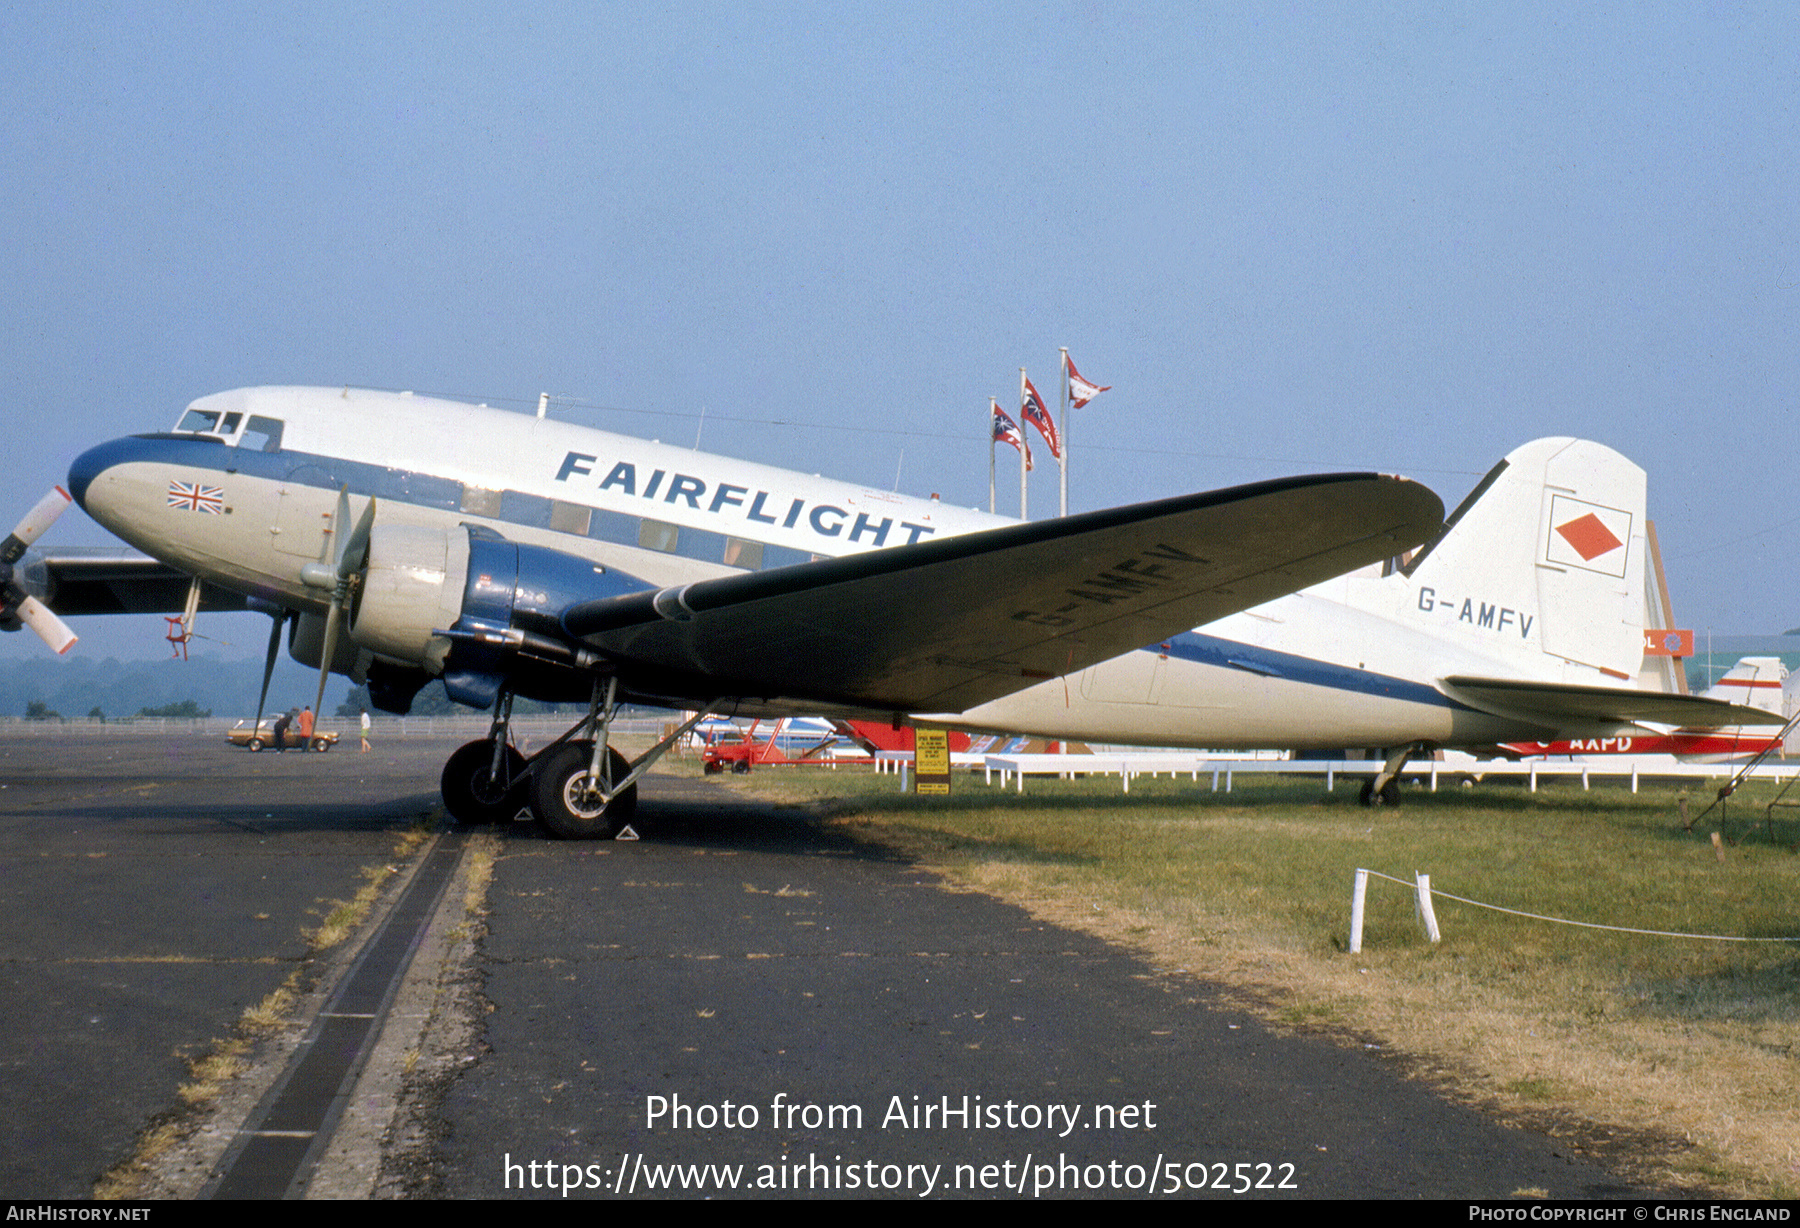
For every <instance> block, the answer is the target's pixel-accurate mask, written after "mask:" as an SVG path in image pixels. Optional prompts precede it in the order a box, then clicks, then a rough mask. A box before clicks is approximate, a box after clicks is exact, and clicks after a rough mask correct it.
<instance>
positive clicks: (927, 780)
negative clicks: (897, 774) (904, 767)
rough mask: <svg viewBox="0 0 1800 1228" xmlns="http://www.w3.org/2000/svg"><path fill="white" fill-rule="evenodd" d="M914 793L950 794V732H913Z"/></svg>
mask: <svg viewBox="0 0 1800 1228" xmlns="http://www.w3.org/2000/svg"><path fill="white" fill-rule="evenodd" d="M913 791H914V792H915V793H948V792H950V732H949V731H948V730H946V729H915V730H913Z"/></svg>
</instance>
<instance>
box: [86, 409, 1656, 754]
mask: <svg viewBox="0 0 1800 1228" xmlns="http://www.w3.org/2000/svg"><path fill="white" fill-rule="evenodd" d="M1572 442H1574V441H1567V440H1564V441H1540V444H1545V443H1552V444H1561V445H1568V444H1570V443H1572ZM1538 446H1539V445H1527V448H1526V449H1521V450H1520V452H1519V453H1515V458H1517V457H1520V456H1521V455H1522V454H1523V453H1525V452H1526V451H1527V450H1528V449H1530V448H1533V447H1538ZM1587 446H1590V447H1591V446H1594V445H1587ZM1610 455H1614V456H1616V454H1610ZM1619 459H1621V460H1622V458H1619ZM1626 464H1628V462H1626ZM1539 468H1540V470H1541V468H1542V467H1541V465H1540V466H1539ZM1633 468H1634V469H1635V467H1633ZM1636 472H1637V475H1638V488H1637V489H1638V494H1637V496H1636V497H1637V500H1638V502H1637V505H1636V507H1635V508H1633V507H1631V506H1630V504H1629V498H1628V497H1626V496H1615V495H1612V494H1607V495H1605V496H1604V497H1602V496H1590V498H1594V499H1598V500H1599V501H1598V502H1597V503H1596V504H1595V506H1597V507H1600V510H1601V511H1602V512H1603V513H1604V512H1607V511H1611V510H1617V509H1616V508H1614V507H1613V506H1612V505H1615V504H1623V505H1625V511H1624V512H1623V513H1621V514H1623V515H1626V516H1627V520H1628V521H1629V520H1630V517H1633V516H1635V517H1636V520H1635V522H1614V521H1607V524H1608V525H1611V526H1612V527H1613V528H1614V529H1616V530H1617V534H1618V536H1617V537H1616V539H1615V540H1616V549H1617V551H1618V552H1619V553H1618V557H1617V559H1616V560H1614V562H1616V563H1617V566H1616V568H1615V567H1613V566H1612V563H1610V562H1607V558H1606V551H1601V553H1600V555H1598V556H1597V557H1599V558H1600V559H1601V561H1602V566H1601V568H1600V570H1599V571H1596V572H1595V574H1600V575H1601V579H1600V580H1599V581H1598V583H1599V585H1600V598H1599V599H1600V601H1601V602H1602V603H1607V602H1616V603H1617V604H1616V605H1612V606H1609V607H1608V608H1609V610H1610V613H1609V614H1608V615H1607V619H1605V620H1603V621H1608V622H1609V625H1608V626H1607V627H1605V628H1603V629H1602V631H1601V632H1599V633H1595V634H1589V633H1587V632H1580V633H1571V632H1570V631H1569V630H1568V628H1567V627H1566V626H1564V627H1561V628H1560V629H1558V622H1559V620H1558V618H1557V617H1556V613H1557V610H1556V609H1555V608H1550V607H1558V608H1560V607H1561V606H1563V605H1566V601H1565V600H1564V598H1563V597H1562V596H1561V595H1559V590H1557V589H1556V581H1555V580H1554V578H1551V579H1550V580H1548V581H1547V580H1546V579H1545V577H1544V576H1543V575H1542V574H1540V572H1541V570H1542V569H1543V568H1545V567H1547V566H1548V567H1551V568H1552V569H1554V565H1555V559H1554V558H1548V557H1547V556H1546V557H1538V556H1539V555H1541V554H1542V550H1541V549H1539V547H1541V546H1542V543H1543V541H1544V530H1543V528H1542V525H1541V524H1540V520H1541V519H1542V518H1543V517H1548V516H1550V515H1551V513H1550V512H1549V511H1547V510H1540V507H1539V504H1540V502H1542V501H1543V499H1547V498H1548V496H1544V495H1542V492H1543V491H1545V490H1548V489H1549V486H1546V484H1545V483H1546V479H1545V478H1544V476H1543V473H1542V472H1536V473H1534V474H1533V475H1531V476H1530V478H1529V481H1526V482H1524V483H1523V484H1522V485H1521V486H1520V488H1519V492H1518V496H1517V498H1516V499H1514V503H1516V504H1517V505H1518V506H1517V507H1513V506H1511V505H1507V506H1506V507H1504V508H1502V509H1501V510H1502V511H1505V512H1506V513H1507V514H1508V515H1509V516H1512V517H1514V518H1525V519H1529V521H1530V523H1529V524H1523V523H1522V524H1519V525H1517V526H1515V527H1516V533H1515V536H1516V537H1517V538H1518V539H1519V540H1518V543H1516V548H1515V546H1508V545H1503V546H1502V547H1500V550H1501V552H1504V551H1508V550H1510V551H1512V553H1515V554H1518V555H1520V559H1521V560H1522V561H1508V560H1507V559H1499V560H1492V559H1490V560H1489V561H1488V562H1486V563H1484V562H1483V559H1484V557H1486V556H1487V555H1488V554H1490V553H1492V552H1493V543H1492V542H1491V541H1489V542H1486V543H1485V544H1482V543H1476V544H1475V545H1474V546H1473V547H1471V548H1469V549H1466V550H1465V551H1464V556H1459V557H1458V558H1456V559H1455V560H1454V561H1453V563H1452V565H1449V566H1437V567H1436V568H1435V569H1432V568H1421V569H1419V570H1416V571H1412V572H1411V573H1410V574H1408V573H1406V572H1401V571H1393V570H1390V572H1389V574H1385V575H1383V574H1371V573H1370V572H1368V571H1365V572H1364V573H1357V574H1352V575H1349V576H1344V577H1340V578H1339V579H1337V580H1334V581H1331V582H1329V583H1327V584H1324V585H1319V586H1316V587H1313V588H1310V589H1306V590H1304V591H1301V592H1299V593H1296V594H1293V595H1292V596H1289V597H1286V598H1282V599H1280V600H1277V601H1274V602H1270V603H1268V604H1266V605H1262V606H1258V607H1256V608H1254V609H1252V610H1250V611H1248V612H1246V613H1242V614H1238V615H1233V616H1231V617H1229V618H1226V619H1223V620H1220V621H1219V622H1216V623H1213V624H1211V625H1209V626H1208V627H1205V628H1202V629H1197V630H1194V631H1190V632H1188V633H1185V634H1181V635H1176V636H1174V637H1172V638H1170V639H1169V640H1167V641H1166V642H1163V643H1159V644H1154V645H1147V646H1145V647H1144V648H1143V649H1141V650H1139V651H1136V652H1132V653H1128V654H1126V655H1124V656H1121V657H1117V658H1114V659H1112V660H1109V661H1105V662H1103V663H1101V664H1099V665H1095V666H1092V667H1090V668H1087V669H1083V670H1080V671H1078V672H1076V673H1073V674H1070V675H1068V676H1065V677H1061V678H1056V679H1054V680H1051V681H1047V682H1041V683H1038V684H1036V685H1033V686H1030V687H1028V688H1026V689H1024V690H1021V691H1018V692H1015V693H1014V694H1012V695H1009V696H1007V697H1005V698H1003V699H1000V700H996V701H993V702H991V703H987V704H983V705H981V706H979V707H976V708H972V709H970V710H969V711H967V712H962V713H942V714H929V715H931V716H932V717H933V719H934V720H937V721H943V722H945V723H951V724H956V725H960V726H965V727H970V728H983V729H994V730H1000V731H1006V732H1018V733H1030V734H1038V735H1042V736H1048V737H1063V738H1081V739H1086V740H1092V741H1102V742H1121V743H1135V744H1147V745H1165V746H1176V745H1180V746H1204V747H1221V748H1223V747H1240V748H1261V747H1283V748H1332V747H1345V746H1394V745H1399V744H1404V743H1411V742H1420V741H1428V742H1435V743H1439V744H1452V745H1458V744H1485V743H1491V742H1498V741H1505V740H1517V739H1520V738H1526V737H1530V738H1539V737H1543V736H1546V735H1547V734H1548V733H1549V732H1552V728H1551V727H1550V726H1548V725H1546V724H1545V723H1544V722H1543V721H1542V720H1541V719H1537V720H1534V719H1531V714H1529V713H1522V714H1517V715H1508V714H1495V713H1493V712H1491V711H1482V710H1480V709H1478V708H1476V707H1473V706H1470V705H1468V704H1465V703H1462V702H1459V701H1458V700H1457V699H1456V698H1453V697H1452V696H1451V695H1450V694H1448V693H1447V691H1446V689H1445V688H1444V687H1443V686H1442V685H1441V684H1440V680H1441V679H1442V678H1445V677H1450V676H1455V675H1475V676H1483V677H1494V676H1519V677H1528V678H1534V679H1539V680H1544V681H1550V682H1576V683H1587V682H1596V681H1604V680H1606V679H1619V678H1621V677H1625V676H1627V671H1629V672H1630V673H1635V671H1636V664H1635V661H1633V660H1631V659H1630V652H1629V651H1628V649H1627V648H1622V647H1621V646H1620V645H1622V644H1623V645H1626V646H1629V645H1630V644H1631V641H1632V640H1633V637H1634V635H1636V636H1637V638H1638V640H1639V641H1640V642H1639V644H1638V645H1637V649H1638V650H1639V651H1641V635H1639V634H1638V633H1637V632H1634V631H1633V630H1632V629H1631V627H1630V624H1631V622H1632V619H1633V618H1634V617H1635V618H1636V620H1637V624H1638V626H1639V627H1641V624H1642V612H1643V603H1642V592H1641V581H1639V582H1638V585H1637V588H1636V589H1635V590H1634V589H1633V580H1632V574H1633V572H1632V569H1633V568H1636V569H1637V571H1638V574H1639V575H1640V576H1641V569H1642V564H1641V555H1639V554H1636V553H1635V552H1638V551H1641V549H1642V527H1641V516H1642V506H1641V505H1642V484H1641V478H1642V474H1641V471H1636ZM69 481H70V489H71V491H72V493H73V494H74V496H75V498H76V499H77V500H78V501H79V502H80V503H81V504H82V506H83V507H84V508H86V510H87V511H88V512H89V513H90V514H91V515H92V516H93V517H94V518H95V519H96V520H98V521H99V522H100V523H101V524H103V525H105V526H106V527H107V528H108V529H110V530H111V531H112V532H114V533H115V534H117V535H118V536H119V537H121V538H123V539H124V540H125V541H127V542H129V543H131V544H132V545H134V546H136V547H138V548H139V549H141V550H143V551H145V552H146V553H148V554H150V555H153V556H154V557H156V558H157V559H159V560H162V561H163V562H165V563H167V564H169V565H171V566H173V567H175V568H178V569H180V570H182V571H184V572H188V573H190V574H193V575H197V576H202V577H205V578H207V579H208V580H210V581H212V582H214V583H216V584H220V585H223V586H225V587H227V588H231V589H234V590H236V591H238V592H242V593H244V594H247V595H249V596H251V597H253V598H257V599H260V600H262V601H264V602H266V603H268V605H269V606H270V607H281V608H288V609H294V610H299V611H303V612H306V613H310V614H313V615H317V614H319V613H321V612H322V611H323V610H324V608H325V605H326V601H327V596H328V595H327V594H325V593H323V592H321V590H320V588H319V587H317V585H316V584H309V583H308V582H307V580H306V579H305V578H304V577H303V569H304V568H305V567H306V566H307V565H309V564H312V565H314V566H316V565H317V564H318V563H319V562H320V561H322V560H329V559H330V558H331V556H332V550H333V543H332V541H331V537H332V534H333V532H334V528H333V525H334V517H333V512H334V508H335V507H336V506H337V504H338V501H339V492H340V490H347V491H348V493H349V495H350V496H351V497H352V498H354V499H359V500H367V499H370V498H372V499H375V500H377V501H378V503H379V506H380V515H381V522H382V523H383V524H385V525H390V526H394V525H398V526H407V525H411V526H416V527H418V528H421V529H437V530H442V529H453V528H455V527H456V526H459V525H478V526H484V527H486V528H489V529H492V530H494V531H495V532H497V533H499V534H501V535H502V536H504V537H505V538H507V539H509V540H512V541H515V542H519V543H522V544H526V545H532V546H539V547H544V548H547V549H551V550H555V551H559V552H561V553H563V554H566V555H571V556H574V557H575V558H578V559H586V560H589V561H591V562H592V563H593V564H594V565H595V566H596V567H597V568H604V569H608V570H611V571H613V572H617V573H623V574H624V575H625V576H629V577H635V578H636V579H637V580H638V581H641V582H642V583H643V584H644V585H646V586H650V587H655V588H659V589H660V588H666V587H669V586H676V585H683V584H690V583H694V582H696V581H701V580H706V579H711V578H715V577H720V576H727V575H732V574H735V573H740V572H743V571H756V570H761V569H768V568H774V567H781V566H787V565H790V564H795V563H802V562H806V561H807V560H810V559H813V558H816V557H836V556H841V555H845V554H853V553H858V552H862V551H870V550H880V549H884V548H888V547H893V546H900V545H907V544H912V543H917V542H920V541H926V540H935V539H939V538H945V537H952V536H956V535H959V534H965V533H970V532H976V531H979V530H982V529H988V528H993V527H996V526H999V525H1003V524H1007V523H1011V522H1010V521H1009V520H1007V519H1006V518H1003V517H996V516H991V515H988V514H986V513H982V512H979V511H973V510H965V509H960V508H954V507H949V506H946V505H944V504H942V503H940V502H938V501H937V500H935V499H931V500H926V499H918V498H912V497H908V496H905V495H900V494H896V493H891V492H887V491H878V490H872V489H868V488H866V487H859V486H853V485H849V484H845V483H841V482H836V481H832V480H830V479H826V478H822V477H819V476H816V475H806V474H803V473H798V472H794V471H790V470H785V469H778V468H774V467H771V466H765V465H757V464H752V463H748V462H743V461H737V460H732V459H730V458H726V457H721V456H715V455H709V454H706V453H703V452H698V451H690V450H688V449H684V448H677V447H671V446H668V445H664V444H659V443H655V442H648V441H644V440H640V439H634V438H631V437H628V436H622V435H617V434H612V433H609V432H605V431H599V430H594V429H591V428H586V427H581V426H576V425H573V424H570V423H566V422H560V421H556V420H552V419H547V418H541V417H539V418H533V417H528V416H525V415H520V414H515V413H510V412H506V411H499V410H493V409H489V408H487V407H484V406H471V405H466V404H461V403H457V402H451V401H444V400H439V399H434V398H428V397H419V396H412V395H410V394H404V393H402V394H394V393H384V392H370V391H364V390H359V389H354V388H350V389H335V388H334V389H322V388H300V387H277V388H252V389H242V390H238V391H234V392H226V393H220V394H217V395H214V396H209V397H204V398H202V399H200V400H198V401H196V402H194V403H193V405H192V406H190V407H189V409H188V410H187V411H186V413H185V414H184V415H183V417H182V420H181V422H180V423H179V424H178V425H177V428H176V429H175V430H174V431H171V432H168V433H165V434H157V435H144V436H133V437H129V438H125V439H119V440H115V441H112V442H110V443H106V444H102V445H100V446H98V447H96V448H94V449H92V450H90V451H89V452H87V453H86V454H84V455H83V456H82V457H80V458H79V459H78V460H77V461H76V462H75V465H74V466H73V467H72V469H71V471H70V475H69ZM1557 489H1558V490H1561V489H1564V488H1563V487H1558V488H1557ZM1490 493H1491V492H1490ZM1541 496H1542V497H1541ZM1558 497H1562V496H1560V495H1559V496H1558ZM1501 502H1504V500H1501ZM1583 506H1585V505H1583ZM1543 507H1544V508H1548V507H1549V504H1548V503H1547V502H1544V503H1543ZM1564 510H1566V509H1564ZM1556 514H1557V515H1559V516H1560V515H1561V514H1562V512H1561V511H1559V512H1557V513H1556ZM1559 523H1561V522H1559ZM1620 524H1623V527H1620ZM1634 528H1635V535H1634ZM336 531H340V532H341V531H342V530H341V528H340V529H338V530H336ZM1483 531H1484V533H1486V534H1492V533H1494V532H1500V533H1502V534H1504V532H1505V531H1506V528H1505V525H1504V524H1501V525H1500V527H1499V528H1498V529H1496V528H1495V527H1494V526H1484V530H1483ZM1449 541H1450V539H1449V538H1447V539H1446V543H1448V542H1449ZM1553 544H1554V543H1553ZM1601 544H1604V543H1603V542H1602V543H1601ZM1584 548H1586V547H1584ZM1595 548H1597V547H1595ZM1609 549H1611V548H1609ZM1534 551H1535V552H1536V553H1534ZM1439 553H1440V555H1442V554H1446V553H1451V554H1453V553H1455V551H1454V550H1448V549H1441V550H1440V551H1439ZM1465 556H1466V557H1465ZM1588 561H1589V562H1591V561H1592V560H1588ZM1376 570H1380V569H1376ZM1577 570H1584V571H1592V570H1594V569H1593V568H1590V567H1584V566H1578V567H1577ZM1615 571H1616V573H1617V574H1616V576H1615V575H1614V572H1615ZM1602 572H1603V573H1604V574H1601V573H1602ZM1583 583H1587V584H1589V586H1590V588H1591V587H1592V584H1593V583H1594V582H1593V581H1592V577H1591V576H1590V577H1587V578H1585V579H1584V580H1583ZM1634 594H1635V595H1634ZM1591 597H1592V593H1590V592H1589V590H1588V589H1583V590H1582V593H1581V598H1582V600H1583V601H1586V602H1589V604H1591V600H1590V599H1591ZM1634 602H1635V611H1634V609H1633V604H1634ZM1547 614H1548V615H1549V616H1548V617H1547ZM1565 614H1566V611H1565ZM1562 621H1563V622H1564V623H1566V621H1567V619H1566V617H1565V618H1564V619H1563V620H1562ZM1552 634H1556V635H1558V636H1559V637H1560V638H1559V640H1558V642H1557V643H1555V644H1551V643H1549V642H1547V639H1546V637H1547V636H1550V635H1552ZM408 664H413V663H408ZM1614 685H1617V683H1616V682H1615V683H1614ZM1490 706H1491V705H1490ZM1615 727H1616V722H1608V723H1604V724H1601V725H1596V726H1594V727H1593V732H1595V733H1596V734H1597V733H1600V732H1605V731H1610V730H1612V729H1613V728H1615ZM1569 728H1570V727H1569V726H1567V725H1563V726H1561V727H1560V731H1561V732H1562V733H1563V735H1564V736H1569V732H1568V731H1569Z"/></svg>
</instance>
